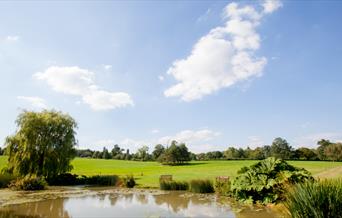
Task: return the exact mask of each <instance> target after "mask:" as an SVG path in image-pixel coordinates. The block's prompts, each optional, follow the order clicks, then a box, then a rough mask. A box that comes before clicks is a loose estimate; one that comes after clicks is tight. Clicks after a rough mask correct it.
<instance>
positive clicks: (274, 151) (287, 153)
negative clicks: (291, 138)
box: [271, 138, 292, 160]
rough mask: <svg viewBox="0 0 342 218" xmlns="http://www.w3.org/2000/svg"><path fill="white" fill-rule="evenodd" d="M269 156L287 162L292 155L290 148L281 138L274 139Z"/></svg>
mask: <svg viewBox="0 0 342 218" xmlns="http://www.w3.org/2000/svg"><path fill="white" fill-rule="evenodd" d="M271 155H272V156H273V157H276V158H281V159H284V160H288V159H290V158H291V155H292V147H291V146H290V145H289V143H288V142H287V141H286V140H285V139H283V138H275V139H274V140H273V142H272V145H271Z"/></svg>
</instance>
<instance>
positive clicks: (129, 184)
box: [122, 175, 136, 188]
mask: <svg viewBox="0 0 342 218" xmlns="http://www.w3.org/2000/svg"><path fill="white" fill-rule="evenodd" d="M122 180H123V183H124V186H125V187H126V188H133V187H134V186H135V185H136V182H135V179H134V177H133V175H127V176H126V177H124V178H123V179H122Z"/></svg>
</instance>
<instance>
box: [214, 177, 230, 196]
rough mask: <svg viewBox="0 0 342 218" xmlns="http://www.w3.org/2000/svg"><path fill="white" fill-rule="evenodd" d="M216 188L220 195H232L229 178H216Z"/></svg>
mask: <svg viewBox="0 0 342 218" xmlns="http://www.w3.org/2000/svg"><path fill="white" fill-rule="evenodd" d="M214 189H215V192H216V193H218V194H220V195H224V196H230V189H231V182H230V180H229V179H220V178H216V181H215V184H214Z"/></svg>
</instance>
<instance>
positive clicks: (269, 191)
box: [231, 157, 313, 204]
mask: <svg viewBox="0 0 342 218" xmlns="http://www.w3.org/2000/svg"><path fill="white" fill-rule="evenodd" d="M312 180H313V177H312V176H311V175H310V173H309V172H308V171H306V170H305V169H299V168H296V167H294V166H292V165H289V164H288V163H287V162H286V161H284V160H281V159H276V158H273V157H270V158H267V159H265V160H262V161H260V162H258V163H256V164H254V165H252V166H250V167H243V168H241V170H240V171H238V176H237V177H236V178H235V180H234V182H233V184H232V187H231V188H232V194H233V195H234V196H235V197H236V198H237V199H239V200H242V201H246V202H251V203H255V202H257V201H258V202H261V203H265V204H267V203H274V202H276V201H278V200H281V199H284V192H285V190H286V188H287V186H288V185H291V184H296V183H301V182H305V181H312Z"/></svg>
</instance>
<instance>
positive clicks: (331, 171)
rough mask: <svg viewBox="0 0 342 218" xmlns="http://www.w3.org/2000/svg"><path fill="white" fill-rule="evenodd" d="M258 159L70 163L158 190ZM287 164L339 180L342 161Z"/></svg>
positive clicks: (0, 160) (1, 162)
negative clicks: (166, 180) (168, 182)
mask: <svg viewBox="0 0 342 218" xmlns="http://www.w3.org/2000/svg"><path fill="white" fill-rule="evenodd" d="M6 158H7V157H6V156H0V168H2V167H4V166H5V164H6V163H7V159H6ZM256 162H257V160H211V161H191V162H189V164H187V165H181V166H167V165H162V164H160V163H158V162H152V161H146V162H142V161H129V160H112V159H109V160H105V159H90V158H75V159H74V160H73V161H72V165H73V167H74V168H73V170H72V171H71V173H74V174H77V175H86V176H89V175H118V176H125V175H133V176H134V177H135V178H136V179H137V183H138V187H141V188H157V187H158V186H159V183H158V182H159V176H160V175H172V176H173V179H174V180H180V181H189V180H191V179H215V177H217V176H229V177H231V178H233V177H235V176H236V174H237V171H238V170H239V169H240V168H241V167H244V166H249V165H251V164H253V163H256ZM288 162H289V163H290V164H292V165H294V166H296V167H301V168H305V169H306V170H308V171H309V172H311V173H312V175H313V176H314V177H316V178H321V179H324V178H337V177H342V162H328V161H288Z"/></svg>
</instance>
